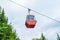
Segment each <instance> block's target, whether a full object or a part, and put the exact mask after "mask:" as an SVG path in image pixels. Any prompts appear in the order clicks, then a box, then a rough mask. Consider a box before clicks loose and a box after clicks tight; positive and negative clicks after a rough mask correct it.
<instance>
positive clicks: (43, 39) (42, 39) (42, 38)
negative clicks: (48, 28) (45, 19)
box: [32, 33, 46, 40]
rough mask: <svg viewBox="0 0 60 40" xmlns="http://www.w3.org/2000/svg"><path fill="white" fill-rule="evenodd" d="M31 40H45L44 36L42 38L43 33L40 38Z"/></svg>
mask: <svg viewBox="0 0 60 40" xmlns="http://www.w3.org/2000/svg"><path fill="white" fill-rule="evenodd" d="M32 40H46V38H45V36H43V33H42V34H41V37H40V38H36V39H35V38H33V39H32Z"/></svg>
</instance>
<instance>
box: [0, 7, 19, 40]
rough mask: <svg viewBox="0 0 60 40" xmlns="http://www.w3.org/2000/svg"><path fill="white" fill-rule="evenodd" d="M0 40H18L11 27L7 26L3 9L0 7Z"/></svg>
mask: <svg viewBox="0 0 60 40" xmlns="http://www.w3.org/2000/svg"><path fill="white" fill-rule="evenodd" d="M0 40H19V38H17V36H16V32H14V31H13V30H12V25H10V24H8V18H6V17H5V12H4V9H3V10H2V9H1V7H0Z"/></svg>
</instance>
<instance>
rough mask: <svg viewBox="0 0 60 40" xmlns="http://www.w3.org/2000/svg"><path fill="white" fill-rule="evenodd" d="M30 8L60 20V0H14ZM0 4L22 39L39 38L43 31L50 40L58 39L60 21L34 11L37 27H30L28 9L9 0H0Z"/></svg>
mask: <svg viewBox="0 0 60 40" xmlns="http://www.w3.org/2000/svg"><path fill="white" fill-rule="evenodd" d="M12 1H15V2H17V3H19V4H21V5H24V6H26V7H28V8H31V9H33V10H35V11H37V12H40V13H41V14H44V15H47V16H49V17H51V18H54V19H56V20H58V21H60V0H12ZM0 6H2V7H3V8H4V9H5V15H6V16H7V17H8V19H9V23H10V22H11V23H12V25H13V28H14V29H15V30H16V33H17V36H18V37H19V38H20V39H21V40H32V38H39V37H40V35H41V33H43V34H44V36H46V38H47V39H48V40H57V33H59V34H60V23H58V22H55V21H53V20H51V19H49V18H47V17H44V16H41V15H39V14H37V13H35V12H33V11H31V14H33V15H35V17H36V20H37V24H36V26H35V28H33V29H28V28H26V26H25V20H26V15H27V14H28V12H27V9H25V8H23V7H20V6H18V5H16V4H14V3H12V2H9V0H0Z"/></svg>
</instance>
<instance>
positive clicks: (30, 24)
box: [25, 9, 37, 28]
mask: <svg viewBox="0 0 60 40" xmlns="http://www.w3.org/2000/svg"><path fill="white" fill-rule="evenodd" d="M28 12H30V9H28ZM36 22H37V21H36V20H35V16H34V15H31V14H29V15H27V17H26V22H25V25H26V27H27V28H34V27H35V25H36Z"/></svg>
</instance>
